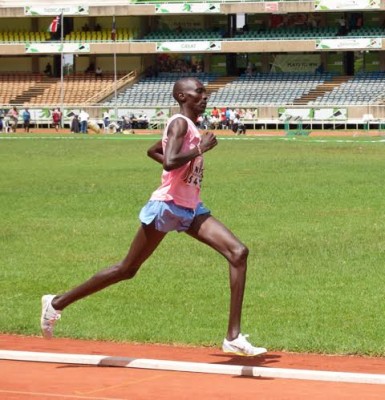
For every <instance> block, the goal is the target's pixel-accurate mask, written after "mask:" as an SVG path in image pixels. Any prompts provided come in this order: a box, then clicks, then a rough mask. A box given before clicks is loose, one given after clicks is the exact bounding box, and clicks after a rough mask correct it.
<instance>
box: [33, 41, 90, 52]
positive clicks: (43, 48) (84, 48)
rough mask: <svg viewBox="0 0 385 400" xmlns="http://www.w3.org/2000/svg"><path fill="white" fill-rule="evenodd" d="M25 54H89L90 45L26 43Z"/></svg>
mask: <svg viewBox="0 0 385 400" xmlns="http://www.w3.org/2000/svg"><path fill="white" fill-rule="evenodd" d="M25 52H26V53H27V54H31V53H35V54H36V53H42V54H50V53H55V54H57V53H89V52H90V45H89V43H63V44H62V43H60V42H59V43H26V44H25Z"/></svg>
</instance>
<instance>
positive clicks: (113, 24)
mask: <svg viewBox="0 0 385 400" xmlns="http://www.w3.org/2000/svg"><path fill="white" fill-rule="evenodd" d="M112 18H113V20H112V27H113V28H112V29H113V30H114V31H115V32H114V37H113V39H114V104H115V118H116V121H117V120H118V106H117V85H116V81H117V76H116V75H117V74H116V23H115V15H114V16H113V17H112Z"/></svg>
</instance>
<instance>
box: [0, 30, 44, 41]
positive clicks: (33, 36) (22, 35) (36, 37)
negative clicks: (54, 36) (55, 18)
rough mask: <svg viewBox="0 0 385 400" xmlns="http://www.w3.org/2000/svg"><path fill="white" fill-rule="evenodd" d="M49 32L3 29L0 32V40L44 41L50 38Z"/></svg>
mask: <svg viewBox="0 0 385 400" xmlns="http://www.w3.org/2000/svg"><path fill="white" fill-rule="evenodd" d="M50 38H51V35H50V33H49V32H23V31H15V32H11V31H5V32H0V42H3V43H11V42H12V43H15V42H23V43H25V42H45V41H47V40H50Z"/></svg>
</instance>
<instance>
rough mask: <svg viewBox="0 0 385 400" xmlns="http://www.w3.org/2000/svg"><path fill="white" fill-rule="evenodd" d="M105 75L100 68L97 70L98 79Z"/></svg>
mask: <svg viewBox="0 0 385 400" xmlns="http://www.w3.org/2000/svg"><path fill="white" fill-rule="evenodd" d="M102 75H103V70H102V69H101V68H100V67H97V68H96V70H95V77H96V79H98V78H101V77H102Z"/></svg>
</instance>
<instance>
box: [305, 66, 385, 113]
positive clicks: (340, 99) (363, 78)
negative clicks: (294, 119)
mask: <svg viewBox="0 0 385 400" xmlns="http://www.w3.org/2000/svg"><path fill="white" fill-rule="evenodd" d="M384 99H385V72H372V73H370V72H366V73H360V74H357V75H355V76H352V77H351V79H350V80H349V81H348V82H345V83H342V84H341V85H339V86H338V87H336V88H334V89H333V90H332V91H331V92H329V93H326V94H325V95H323V96H322V97H318V98H317V99H316V100H315V101H312V102H310V103H309V104H311V105H331V104H334V105H335V104H340V105H342V104H343V105H360V104H376V103H378V102H379V101H381V100H384Z"/></svg>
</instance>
